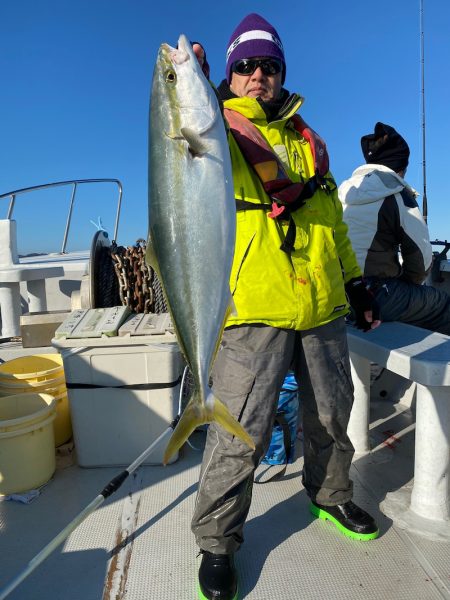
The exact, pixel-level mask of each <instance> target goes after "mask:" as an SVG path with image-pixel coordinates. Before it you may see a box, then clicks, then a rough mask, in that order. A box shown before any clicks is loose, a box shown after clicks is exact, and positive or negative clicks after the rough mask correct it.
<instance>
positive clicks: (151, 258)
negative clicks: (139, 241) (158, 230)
mask: <svg viewBox="0 0 450 600" xmlns="http://www.w3.org/2000/svg"><path fill="white" fill-rule="evenodd" d="M145 262H146V263H147V265H148V266H149V267H152V269H154V270H155V271H156V272H157V273H158V275H159V267H158V261H157V259H156V254H155V252H154V250H153V244H152V240H151V238H150V236H149V237H148V240H147V248H146V250H145Z"/></svg>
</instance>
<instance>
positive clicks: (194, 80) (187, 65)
mask: <svg viewBox="0 0 450 600" xmlns="http://www.w3.org/2000/svg"><path fill="white" fill-rule="evenodd" d="M149 137H150V140H149V141H150V148H149V240H148V245H147V262H148V263H149V264H150V265H151V266H152V267H153V268H154V269H155V270H156V272H157V274H158V276H159V278H160V280H161V283H162V286H163V289H164V292H165V295H166V299H167V303H168V305H169V310H170V313H171V317H172V321H173V324H174V328H175V332H176V335H177V339H178V343H179V345H180V348H181V351H182V352H183V354H184V357H185V360H186V362H187V364H188V366H189V368H190V370H191V373H192V376H193V379H194V383H195V390H194V393H193V396H192V398H191V399H190V401H189V403H188V405H187V407H186V408H185V410H184V412H183V415H182V417H181V419H180V421H179V422H178V425H177V426H176V428H175V431H174V432H173V434H172V437H171V438H170V440H169V443H168V446H167V448H166V450H165V454H164V458H163V462H164V464H166V463H167V462H168V460H169V458H170V457H171V456H172V454H173V453H174V452H176V451H177V450H178V449H179V448H180V447H181V446H182V445H183V444H184V442H185V441H186V439H187V438H188V437H189V436H190V434H191V433H192V432H193V431H194V429H196V427H198V426H199V425H202V424H204V423H210V422H212V421H216V422H218V423H219V424H220V425H221V426H222V427H224V429H226V430H227V431H229V432H230V433H231V434H233V435H235V436H237V437H239V438H241V439H242V440H244V441H245V442H246V443H247V444H248V445H249V446H250V447H251V448H254V447H255V446H254V443H253V440H252V438H251V437H250V436H249V435H248V433H247V432H246V431H245V429H243V427H242V426H241V425H240V423H239V422H238V421H237V420H236V419H235V418H234V417H233V416H232V415H231V414H230V413H229V411H228V409H227V408H226V407H225V406H224V404H222V403H221V402H220V400H219V399H217V398H215V397H214V396H213V394H212V391H211V389H210V387H209V375H210V371H211V366H212V363H213V361H214V358H215V355H216V352H217V349H218V347H219V344H220V340H221V337H222V332H223V328H224V325H225V321H226V319H227V317H228V315H229V312H230V305H231V293H230V287H229V276H230V270H231V264H232V260H233V253H234V242H235V234H236V231H235V229H236V215H235V202H234V191H233V183H232V173H231V162H230V154H229V149H228V143H227V137H226V131H225V126H224V123H223V119H222V115H221V112H220V108H219V104H218V101H217V98H216V96H215V93H214V91H213V89H212V87H211V85H210V84H209V82H208V81H207V79H206V78H205V76H204V75H203V72H202V70H201V67H200V65H199V63H198V61H197V58H196V56H195V54H194V52H193V50H192V48H191V44H190V43H189V41H188V40H187V38H186V37H185V36H184V35H181V36H180V39H179V42H178V48H177V49H175V48H172V47H170V46H169V45H168V44H162V45H161V47H160V49H159V53H158V58H157V62H156V66H155V70H154V74H153V84H152V93H151V99H150V131H149Z"/></svg>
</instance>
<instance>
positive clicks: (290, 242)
mask: <svg viewBox="0 0 450 600" xmlns="http://www.w3.org/2000/svg"><path fill="white" fill-rule="evenodd" d="M329 181H330V182H331V180H328V179H327V180H323V183H320V182H319V180H318V176H317V175H315V176H314V177H311V179H308V181H307V182H306V183H305V185H304V187H303V189H302V191H301V193H300V194H299V195H298V197H297V198H296V199H295V200H294V202H290V203H289V204H283V205H282V206H283V207H284V210H283V212H282V213H281V214H280V215H279V216H278V217H277V219H279V220H282V221H289V226H288V230H287V232H286V237H285V239H284V241H283V243H282V244H281V246H280V250H283V252H286V254H291V253H292V252H293V251H294V250H295V235H296V227H295V222H294V219H293V218H292V213H293V212H294V211H296V210H298V209H299V208H301V207H302V206H303V205H304V204H305V202H306V200H309V198H312V197H313V196H314V194H315V193H316V191H317V189H318V188H319V187H323V186H325V187H326V189H330V190H331V188H328V182H329ZM272 200H274V201H275V202H278V201H277V199H276V198H272ZM236 210H267V211H270V210H272V205H271V204H257V203H254V202H248V201H247V200H238V199H236Z"/></svg>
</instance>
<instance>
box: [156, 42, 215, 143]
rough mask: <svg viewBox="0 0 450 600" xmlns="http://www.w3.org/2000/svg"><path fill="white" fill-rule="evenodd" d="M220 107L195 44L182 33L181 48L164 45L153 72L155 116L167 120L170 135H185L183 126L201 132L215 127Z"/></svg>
mask: <svg viewBox="0 0 450 600" xmlns="http://www.w3.org/2000/svg"><path fill="white" fill-rule="evenodd" d="M219 115H220V108H219V105H218V102H217V99H216V97H215V94H214V92H213V89H212V87H211V84H210V83H209V81H208V80H207V79H206V77H205V75H204V74H203V71H202V68H201V66H200V64H199V62H198V60H197V57H196V56H195V54H194V51H193V50H192V46H191V43H190V42H189V40H188V39H187V37H186V36H185V35H181V36H180V38H179V41H178V47H177V48H173V47H171V46H170V45H169V44H161V46H160V48H159V52H158V58H157V61H156V65H155V70H154V73H153V84H152V98H151V118H152V119H155V120H156V119H157V120H158V122H159V123H161V122H163V124H164V125H163V127H164V132H165V135H167V136H168V137H170V138H173V139H177V138H183V137H184V136H183V133H182V130H183V129H186V128H188V129H190V130H192V131H195V132H196V133H197V134H198V135H201V134H202V133H204V132H206V131H207V130H208V129H210V128H211V126H212V125H213V123H214V122H215V120H216V119H217V118H218V117H219Z"/></svg>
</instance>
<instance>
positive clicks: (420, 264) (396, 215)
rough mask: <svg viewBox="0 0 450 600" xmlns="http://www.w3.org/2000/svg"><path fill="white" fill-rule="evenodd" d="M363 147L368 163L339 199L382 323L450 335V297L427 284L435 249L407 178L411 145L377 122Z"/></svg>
mask: <svg viewBox="0 0 450 600" xmlns="http://www.w3.org/2000/svg"><path fill="white" fill-rule="evenodd" d="M361 148H362V151H363V155H364V158H365V160H366V162H367V164H365V165H362V166H360V167H358V168H357V169H356V170H355V171H354V172H353V174H352V176H351V178H350V179H347V180H346V181H344V182H343V183H342V184H341V185H340V186H339V198H340V200H341V202H342V205H343V210H344V221H345V222H346V223H347V225H348V234H349V237H350V240H351V242H352V246H353V249H354V251H355V254H356V257H357V260H358V263H359V266H360V268H361V270H362V272H363V274H364V282H365V283H366V287H367V288H368V289H369V290H370V291H371V292H372V294H373V296H374V302H373V309H374V313H375V314H376V317H377V318H379V319H380V320H381V321H403V322H406V323H410V324H412V325H416V326H418V327H423V328H425V329H430V330H432V331H439V332H441V333H445V334H447V335H450V296H449V295H448V294H447V293H446V292H444V291H441V290H437V289H436V288H434V287H431V286H427V285H424V284H423V282H424V280H425V278H426V276H427V274H428V272H429V270H430V268H431V263H432V249H431V244H430V239H429V234H428V228H427V225H426V223H425V221H424V219H423V217H422V215H421V213H420V210H419V207H418V204H417V201H416V197H417V196H418V194H417V192H416V191H414V190H413V189H412V188H411V187H410V186H409V185H408V184H407V182H406V181H405V180H404V176H405V173H406V169H407V166H408V160H409V148H408V144H407V143H406V141H405V140H404V139H403V137H402V136H401V135H400V134H399V133H397V131H396V130H395V129H394V128H393V127H391V126H389V125H385V124H384V123H377V124H376V125H375V130H374V133H373V134H369V135H365V136H363V137H362V138H361Z"/></svg>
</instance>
